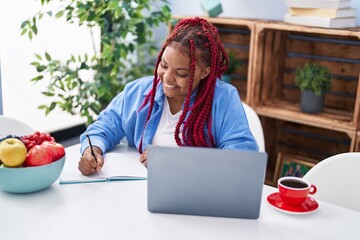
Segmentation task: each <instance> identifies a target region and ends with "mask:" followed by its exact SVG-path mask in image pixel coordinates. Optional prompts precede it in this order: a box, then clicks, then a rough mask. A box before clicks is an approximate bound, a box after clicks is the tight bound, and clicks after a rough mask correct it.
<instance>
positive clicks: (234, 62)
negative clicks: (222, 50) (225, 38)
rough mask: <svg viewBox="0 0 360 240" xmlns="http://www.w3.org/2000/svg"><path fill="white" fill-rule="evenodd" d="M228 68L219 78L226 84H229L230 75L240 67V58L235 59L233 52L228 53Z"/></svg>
mask: <svg viewBox="0 0 360 240" xmlns="http://www.w3.org/2000/svg"><path fill="white" fill-rule="evenodd" d="M228 57H229V66H228V69H226V71H225V72H224V74H223V75H222V76H221V80H222V81H224V82H227V83H230V82H231V74H232V73H234V72H235V70H236V69H237V68H238V67H240V66H241V60H240V58H238V57H236V55H235V54H234V53H233V52H230V53H229V56H228Z"/></svg>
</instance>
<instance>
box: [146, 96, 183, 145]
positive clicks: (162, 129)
mask: <svg viewBox="0 0 360 240" xmlns="http://www.w3.org/2000/svg"><path fill="white" fill-rule="evenodd" d="M181 113H182V110H181V111H179V112H177V113H175V114H174V115H173V114H172V113H171V112H170V105H169V102H168V100H167V98H166V97H165V102H164V109H163V111H162V114H161V119H160V122H159V126H158V128H157V129H156V132H155V135H154V138H153V141H152V144H153V145H158V146H169V147H174V146H178V145H177V143H176V141H175V137H174V134H175V128H176V124H177V122H178V121H179V118H180V116H181ZM180 132H181V129H180ZM180 139H181V140H182V137H181V134H180Z"/></svg>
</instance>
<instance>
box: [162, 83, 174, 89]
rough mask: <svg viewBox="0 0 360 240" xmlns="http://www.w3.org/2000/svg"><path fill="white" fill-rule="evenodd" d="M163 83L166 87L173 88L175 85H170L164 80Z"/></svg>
mask: <svg viewBox="0 0 360 240" xmlns="http://www.w3.org/2000/svg"><path fill="white" fill-rule="evenodd" d="M164 85H165V87H166V88H169V89H175V88H176V87H177V86H171V85H169V84H167V83H166V82H164Z"/></svg>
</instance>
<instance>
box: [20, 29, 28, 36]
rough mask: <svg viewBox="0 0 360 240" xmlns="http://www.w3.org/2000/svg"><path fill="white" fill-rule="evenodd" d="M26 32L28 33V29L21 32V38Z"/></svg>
mask: <svg viewBox="0 0 360 240" xmlns="http://www.w3.org/2000/svg"><path fill="white" fill-rule="evenodd" d="M26 32H27V29H26V28H24V29H23V30H22V31H21V36H22V35H24V34H25V33H26Z"/></svg>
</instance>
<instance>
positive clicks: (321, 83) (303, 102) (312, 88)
mask: <svg viewBox="0 0 360 240" xmlns="http://www.w3.org/2000/svg"><path fill="white" fill-rule="evenodd" d="M330 81H331V73H330V70H329V69H328V68H327V67H325V66H321V65H319V64H315V63H306V64H305V66H304V67H302V68H298V69H297V71H296V76H295V82H296V84H297V85H298V86H299V88H300V89H301V97H300V108H301V110H302V111H303V112H307V113H319V112H321V111H322V110H323V108H324V100H325V93H326V92H327V91H328V90H329V88H330Z"/></svg>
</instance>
